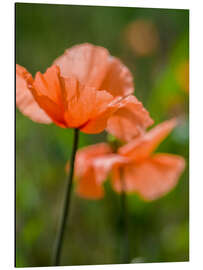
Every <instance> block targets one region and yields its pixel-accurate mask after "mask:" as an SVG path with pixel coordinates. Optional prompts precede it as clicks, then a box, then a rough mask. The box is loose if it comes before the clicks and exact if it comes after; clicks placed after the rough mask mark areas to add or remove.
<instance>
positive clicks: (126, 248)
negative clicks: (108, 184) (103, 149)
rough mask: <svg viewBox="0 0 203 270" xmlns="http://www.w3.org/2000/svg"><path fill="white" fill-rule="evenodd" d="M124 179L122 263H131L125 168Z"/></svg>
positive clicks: (122, 196)
mask: <svg viewBox="0 0 203 270" xmlns="http://www.w3.org/2000/svg"><path fill="white" fill-rule="evenodd" d="M120 175H121V181H122V192H121V226H122V243H121V263H129V240H128V222H127V220H128V219H127V218H128V212H127V203H126V193H125V183H124V179H123V170H122V169H121V172H120Z"/></svg>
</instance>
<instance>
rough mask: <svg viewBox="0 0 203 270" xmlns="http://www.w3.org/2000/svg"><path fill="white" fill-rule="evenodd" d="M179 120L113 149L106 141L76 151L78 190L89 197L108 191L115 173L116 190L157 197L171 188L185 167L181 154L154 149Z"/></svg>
mask: <svg viewBox="0 0 203 270" xmlns="http://www.w3.org/2000/svg"><path fill="white" fill-rule="evenodd" d="M176 122H177V121H176V120H175V119H172V120H169V121H165V122H163V123H161V124H159V125H157V126H156V127H154V128H152V129H151V130H150V131H149V132H147V133H145V134H144V135H143V136H140V137H139V138H136V139H134V140H132V141H131V142H129V143H127V144H125V145H123V146H121V147H120V148H119V149H118V150H117V153H113V151H112V149H111V147H110V146H109V145H108V144H106V143H100V144H96V145H92V146H88V147H86V148H83V149H81V150H79V151H78V152H77V154H76V163H75V164H76V166H75V176H76V179H77V180H78V185H77V192H78V193H79V195H80V196H82V197H85V198H90V199H91V198H92V199H99V198H102V197H103V195H104V189H103V186H102V183H103V182H104V181H105V179H106V178H107V176H108V175H109V173H111V174H110V175H111V183H112V186H113V188H114V190H115V191H116V192H121V191H122V190H125V191H126V192H129V193H131V192H136V193H138V194H139V195H140V196H141V197H142V198H143V199H145V200H154V199H158V198H159V197H161V196H163V195H165V194H166V193H167V192H169V191H170V190H171V189H172V188H173V187H174V186H175V185H176V184H177V182H178V179H179V177H180V175H181V173H182V172H183V170H184V167H185V161H184V159H183V158H182V157H181V156H178V155H172V154H163V153H161V154H160V153H157V154H153V151H154V150H155V149H156V148H157V146H158V145H159V144H160V143H161V141H163V140H164V139H165V138H166V137H167V135H168V134H169V133H170V132H171V131H172V129H173V128H174V127H175V125H176Z"/></svg>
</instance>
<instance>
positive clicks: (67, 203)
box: [53, 129, 79, 266]
mask: <svg viewBox="0 0 203 270" xmlns="http://www.w3.org/2000/svg"><path fill="white" fill-rule="evenodd" d="M78 138H79V130H78V129H74V142H73V149H72V154H71V160H70V173H69V176H68V184H67V189H66V196H65V201H64V208H63V213H62V219H61V224H60V228H59V233H58V235H57V242H56V250H55V254H54V261H53V266H58V265H59V264H60V258H61V250H62V245H63V241H64V234H65V227H66V224H67V220H68V216H69V209H70V199H71V190H72V183H73V174H74V165H75V155H76V151H77V148H78Z"/></svg>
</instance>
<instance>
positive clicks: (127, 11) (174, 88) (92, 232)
mask: <svg viewBox="0 0 203 270" xmlns="http://www.w3.org/2000/svg"><path fill="white" fill-rule="evenodd" d="M137 21H139V22H141V23H139V24H137V25H138V26H137V25H136V27H138V28H139V29H138V28H136V31H134V32H133V30H132V31H131V32H130V30H129V24H132V23H133V22H137ZM143 22H144V23H143ZM145 22H147V23H149V24H150V25H153V29H155V30H153V31H148V32H149V33H148V34H149V39H147V42H145V39H143V41H142V31H143V36H144V35H145V36H146V24H145ZM150 27H151V26H150ZM132 28H133V27H132ZM137 29H138V30H137ZM150 29H151V28H150ZM137 31H138V33H141V34H139V35H140V36H139V37H138V38H139V40H140V39H141V41H142V43H141V50H142V48H143V46H145V45H146V44H145V43H148V45H149V44H153V42H154V39H156V42H155V46H154V48H152V49H150V46H149V48H146V51H147V49H148V52H147V53H146V51H145V55H143V54H142V53H140V49H139V48H136V46H135V48H134V47H133V46H132V44H130V42H129V40H132V39H133V38H134V36H133V35H137ZM154 31H155V32H154ZM144 33H145V34H144ZM188 36H189V11H187V10H170V9H165V10H164V9H142V8H124V7H123V8H121V7H88V6H69V5H66V6H64V5H46V4H23V3H22V4H21V3H17V4H16V63H18V64H20V65H22V66H25V67H26V68H27V69H28V70H29V71H30V72H31V73H32V74H33V75H34V74H35V72H36V71H38V70H40V71H42V72H44V71H45V70H46V68H47V67H48V66H50V65H51V64H52V62H53V60H54V59H55V58H56V57H58V56H59V55H61V54H62V53H63V52H64V50H65V49H67V48H69V47H71V46H72V45H75V44H80V43H83V42H90V43H93V44H95V45H101V46H104V47H106V48H107V49H109V51H110V53H111V54H112V55H114V56H117V57H119V58H120V59H121V60H122V61H123V62H124V63H125V64H126V65H127V66H128V67H129V69H130V70H131V71H132V73H133V76H134V81H135V95H136V96H137V97H138V98H139V99H140V100H141V101H142V102H143V103H144V105H145V106H146V108H147V109H149V111H150V113H151V115H152V117H153V118H154V119H155V120H156V123H158V122H160V121H163V120H166V119H168V118H170V117H173V116H180V117H181V119H182V124H181V125H180V126H178V127H177V128H176V129H175V130H174V131H173V132H172V134H171V135H170V136H169V137H168V138H167V139H166V140H165V142H163V143H162V144H161V146H160V147H159V149H158V151H163V152H168V153H176V154H180V155H182V156H184V157H185V158H186V170H185V172H184V174H183V175H182V177H181V179H180V181H179V183H178V185H177V187H176V188H175V189H174V190H173V191H172V192H170V193H169V194H168V195H166V196H165V197H163V198H161V199H159V200H157V201H154V202H151V203H146V202H144V201H142V200H141V199H139V198H138V196H137V195H129V196H128V207H129V220H128V222H129V239H130V253H131V260H132V262H133V263H136V262H171V261H188V260H189V233H188V231H189V227H188V219H189V173H188V170H189V169H188V168H189V164H188V156H189V147H188V144H189V124H188V112H189V106H188V99H189V98H188V94H189V93H188V89H187V80H188V73H187V65H188V61H189V48H188V47H189V41H188ZM138 43H139V42H138ZM150 50H151V51H150ZM72 135H73V134H72V130H66V129H62V128H59V127H56V126H54V125H41V124H36V123H34V122H32V121H31V120H29V119H28V118H26V117H24V116H23V115H21V114H20V113H19V111H18V110H17V112H16V266H17V267H23V266H49V265H51V261H52V254H53V247H54V244H55V239H56V232H57V228H58V225H59V220H60V215H61V210H62V203H63V198H64V189H65V186H66V181H65V180H66V174H65V170H64V168H65V164H66V162H67V160H68V159H69V157H70V153H71V147H72V139H73V138H72ZM104 140H106V134H105V132H103V133H102V134H99V135H86V134H82V133H81V134H80V147H83V146H85V145H89V144H94V143H97V142H101V141H104ZM105 188H106V196H105V198H104V199H103V200H99V201H91V200H85V199H82V198H79V197H78V196H77V195H76V194H75V193H74V195H73V200H72V204H71V215H70V219H69V224H68V228H67V234H66V236H67V237H66V239H65V241H64V242H65V244H64V249H63V255H62V265H87V264H114V263H120V232H121V228H120V198H119V196H118V195H117V194H115V193H114V192H113V191H112V189H111V186H110V184H109V182H108V181H107V182H106V184H105Z"/></svg>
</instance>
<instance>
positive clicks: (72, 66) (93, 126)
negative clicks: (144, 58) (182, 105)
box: [16, 44, 153, 140]
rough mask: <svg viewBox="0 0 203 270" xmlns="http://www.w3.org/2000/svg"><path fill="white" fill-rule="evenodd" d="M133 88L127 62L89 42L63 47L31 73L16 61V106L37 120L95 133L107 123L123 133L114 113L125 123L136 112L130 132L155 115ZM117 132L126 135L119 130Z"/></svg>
mask: <svg viewBox="0 0 203 270" xmlns="http://www.w3.org/2000/svg"><path fill="white" fill-rule="evenodd" d="M132 93H133V78H132V75H131V73H130V71H129V70H128V69H127V67H125V66H124V65H123V64H122V63H121V62H120V60H119V59H117V58H115V57H112V56H110V55H109V53H108V51H107V50H106V49H105V48H103V47H99V46H93V45H91V44H81V45H77V46H74V47H72V48H70V49H68V50H66V51H65V53H64V54H63V55H62V56H60V57H59V58H58V59H56V60H55V61H54V64H53V65H52V66H51V67H50V68H48V69H47V70H46V72H45V73H44V74H41V73H40V72H37V74H36V75H35V78H34V79H33V77H32V75H31V74H30V73H29V72H28V71H27V70H26V69H25V68H24V67H22V66H20V65H16V104H17V107H18V109H19V110H20V111H21V112H22V113H23V114H24V115H26V116H28V117H29V118H30V119H32V120H33V121H35V122H39V123H44V124H49V123H52V122H54V123H55V124H56V125H58V126H60V127H63V128H68V127H70V128H79V129H80V130H81V131H83V132H85V133H99V132H101V131H102V130H104V129H105V128H106V126H107V130H109V132H111V133H113V134H115V135H117V133H119V132H120V133H121V131H120V130H118V129H119V127H118V126H119V125H118V119H116V117H117V115H119V116H120V117H121V118H122V121H128V122H129V125H130V123H131V122H132V120H133V117H134V119H135V120H134V121H135V123H137V126H136V128H134V129H133V130H132V131H131V137H133V136H136V135H138V134H139V133H140V132H141V131H143V130H144V129H145V128H146V127H148V126H149V125H151V124H152V123H153V121H152V119H151V118H150V116H149V113H148V112H147V110H146V109H145V108H144V107H143V105H142V104H141V103H140V102H139V101H138V100H137V99H136V98H135V97H134V96H133V95H131V94H132ZM129 115H131V116H129ZM111 116H114V117H113V118H111ZM110 118H111V121H109V122H107V121H108V119H110ZM122 121H121V122H122ZM116 122H117V123H116ZM118 137H120V138H121V139H124V140H126V139H129V138H125V136H123V135H122V134H120V136H119V135H118ZM128 137H129V135H128Z"/></svg>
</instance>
